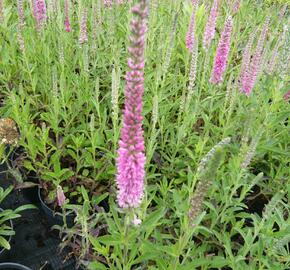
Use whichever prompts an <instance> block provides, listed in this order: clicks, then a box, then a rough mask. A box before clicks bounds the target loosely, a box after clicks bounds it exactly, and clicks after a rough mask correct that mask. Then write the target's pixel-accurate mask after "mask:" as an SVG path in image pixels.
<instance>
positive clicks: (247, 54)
mask: <svg viewBox="0 0 290 270" xmlns="http://www.w3.org/2000/svg"><path fill="white" fill-rule="evenodd" d="M256 33H257V31H253V32H252V33H251V35H250V37H249V40H248V43H247V45H246V47H245V49H244V52H243V57H242V64H241V69H240V75H239V78H238V87H239V88H240V89H241V91H242V82H243V81H244V80H245V78H246V70H247V68H248V67H249V64H250V62H251V50H252V46H253V43H254V38H255V36H256Z"/></svg>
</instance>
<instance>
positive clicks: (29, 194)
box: [5, 146, 38, 203]
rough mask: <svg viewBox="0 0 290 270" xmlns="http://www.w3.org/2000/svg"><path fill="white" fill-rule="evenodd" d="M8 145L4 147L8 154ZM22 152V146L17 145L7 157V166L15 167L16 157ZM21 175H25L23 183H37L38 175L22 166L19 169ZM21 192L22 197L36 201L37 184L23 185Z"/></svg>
mask: <svg viewBox="0 0 290 270" xmlns="http://www.w3.org/2000/svg"><path fill="white" fill-rule="evenodd" d="M9 149H10V148H9V146H7V147H6V149H5V150H6V154H9ZM23 153H24V150H23V148H21V147H19V148H16V149H14V150H13V151H12V152H11V153H10V155H9V157H8V159H7V162H8V163H9V167H11V168H15V163H16V162H17V159H19V158H20V157H21V155H22V154H23ZM19 171H20V173H21V175H22V176H25V183H28V182H29V183H34V184H35V185H37V184H38V176H37V174H36V173H35V172H30V171H27V170H25V169H24V168H20V169H19ZM24 186H25V185H24ZM21 192H22V193H23V195H24V197H25V198H26V199H28V201H29V202H30V203H38V194H37V193H38V186H33V187H23V188H21Z"/></svg>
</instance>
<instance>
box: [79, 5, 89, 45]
mask: <svg viewBox="0 0 290 270" xmlns="http://www.w3.org/2000/svg"><path fill="white" fill-rule="evenodd" d="M87 18H88V11H87V9H84V10H83V14H82V19H81V25H80V38H79V43H80V44H84V43H86V42H88V30H87Z"/></svg>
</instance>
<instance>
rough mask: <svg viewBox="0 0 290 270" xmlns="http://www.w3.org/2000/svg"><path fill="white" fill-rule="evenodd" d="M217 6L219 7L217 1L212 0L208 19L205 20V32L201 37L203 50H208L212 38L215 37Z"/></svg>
mask: <svg viewBox="0 0 290 270" xmlns="http://www.w3.org/2000/svg"><path fill="white" fill-rule="evenodd" d="M218 6H219V1H218V0H214V2H213V4H212V7H211V10H210V14H209V18H208V20H207V24H206V26H205V31H204V35H203V47H204V49H205V50H208V49H209V47H210V44H211V41H212V40H213V38H214V35H215V27H216V21H217V16H218Z"/></svg>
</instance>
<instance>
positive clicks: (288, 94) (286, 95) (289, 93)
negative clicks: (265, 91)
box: [283, 90, 290, 102]
mask: <svg viewBox="0 0 290 270" xmlns="http://www.w3.org/2000/svg"><path fill="white" fill-rule="evenodd" d="M283 98H284V100H285V101H286V102H287V101H289V99H290V90H289V91H288V92H286V93H285V94H284V96H283Z"/></svg>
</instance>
